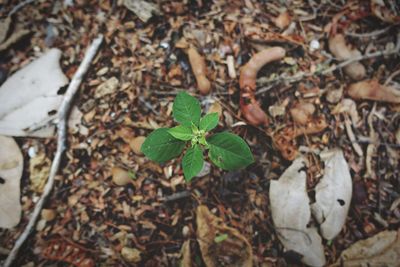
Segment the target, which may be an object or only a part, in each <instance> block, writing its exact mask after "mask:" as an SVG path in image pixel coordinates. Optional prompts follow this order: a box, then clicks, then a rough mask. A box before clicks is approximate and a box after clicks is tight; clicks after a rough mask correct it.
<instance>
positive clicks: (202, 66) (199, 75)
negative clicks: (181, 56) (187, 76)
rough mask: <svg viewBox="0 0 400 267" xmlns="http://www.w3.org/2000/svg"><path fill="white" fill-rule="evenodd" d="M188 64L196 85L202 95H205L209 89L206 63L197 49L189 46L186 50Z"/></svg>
mask: <svg viewBox="0 0 400 267" xmlns="http://www.w3.org/2000/svg"><path fill="white" fill-rule="evenodd" d="M187 53H188V57H189V62H190V66H191V67H192V71H193V74H194V76H195V77H196V81H197V87H198V88H199V92H200V93H201V94H202V95H206V94H208V93H209V92H210V90H211V83H210V81H209V80H208V79H207V65H206V61H205V60H204V57H203V56H202V55H200V54H199V52H197V50H196V49H195V48H194V47H192V46H190V47H189V49H188V51H187Z"/></svg>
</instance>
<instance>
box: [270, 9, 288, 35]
mask: <svg viewBox="0 0 400 267" xmlns="http://www.w3.org/2000/svg"><path fill="white" fill-rule="evenodd" d="M291 21H292V18H291V17H290V15H289V12H288V11H285V12H282V13H280V14H279V16H278V17H276V18H275V19H274V21H273V22H274V24H275V25H276V27H278V28H279V29H281V30H283V29H285V28H286V27H287V26H289V24H290V22H291Z"/></svg>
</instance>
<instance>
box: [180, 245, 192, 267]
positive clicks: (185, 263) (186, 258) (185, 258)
mask: <svg viewBox="0 0 400 267" xmlns="http://www.w3.org/2000/svg"><path fill="white" fill-rule="evenodd" d="M181 254H182V260H181V265H180V266H182V267H192V256H191V252H190V240H186V241H185V242H184V243H183V245H182V249H181Z"/></svg>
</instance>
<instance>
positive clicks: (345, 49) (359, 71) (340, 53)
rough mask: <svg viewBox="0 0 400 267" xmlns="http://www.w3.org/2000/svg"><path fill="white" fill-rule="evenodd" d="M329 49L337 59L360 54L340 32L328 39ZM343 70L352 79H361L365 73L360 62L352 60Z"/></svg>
mask: <svg viewBox="0 0 400 267" xmlns="http://www.w3.org/2000/svg"><path fill="white" fill-rule="evenodd" d="M329 50H330V51H331V52H332V54H333V55H334V56H335V57H336V58H337V59H338V60H347V59H350V58H354V57H357V56H360V55H361V53H360V51H358V50H357V49H355V48H353V49H352V48H351V47H350V46H349V45H347V44H346V40H345V39H344V36H343V35H342V34H336V35H335V36H333V37H331V38H330V39H329ZM344 72H345V73H346V74H347V75H348V76H349V77H350V78H352V79H354V80H361V79H362V78H364V77H365V75H366V70H365V67H364V66H363V65H362V64H361V63H360V62H353V63H351V64H349V65H347V66H346V67H344Z"/></svg>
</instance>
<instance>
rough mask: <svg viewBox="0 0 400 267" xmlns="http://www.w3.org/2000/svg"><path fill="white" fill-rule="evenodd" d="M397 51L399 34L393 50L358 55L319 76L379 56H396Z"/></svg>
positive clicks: (399, 39) (399, 49)
mask: <svg viewBox="0 0 400 267" xmlns="http://www.w3.org/2000/svg"><path fill="white" fill-rule="evenodd" d="M399 51H400V34H399V35H397V44H396V47H395V48H394V49H392V50H389V51H386V50H385V51H377V52H374V53H370V54H366V55H359V56H356V57H353V58H349V59H348V60H345V61H343V62H341V63H339V64H338V65H334V66H331V67H330V68H328V69H326V70H324V71H323V72H321V74H322V75H326V74H328V73H330V72H332V71H335V70H337V69H340V68H344V67H346V66H347V65H350V64H351V63H354V62H357V61H360V60H364V59H370V58H375V57H380V56H389V55H392V54H397V53H398V52H399Z"/></svg>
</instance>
